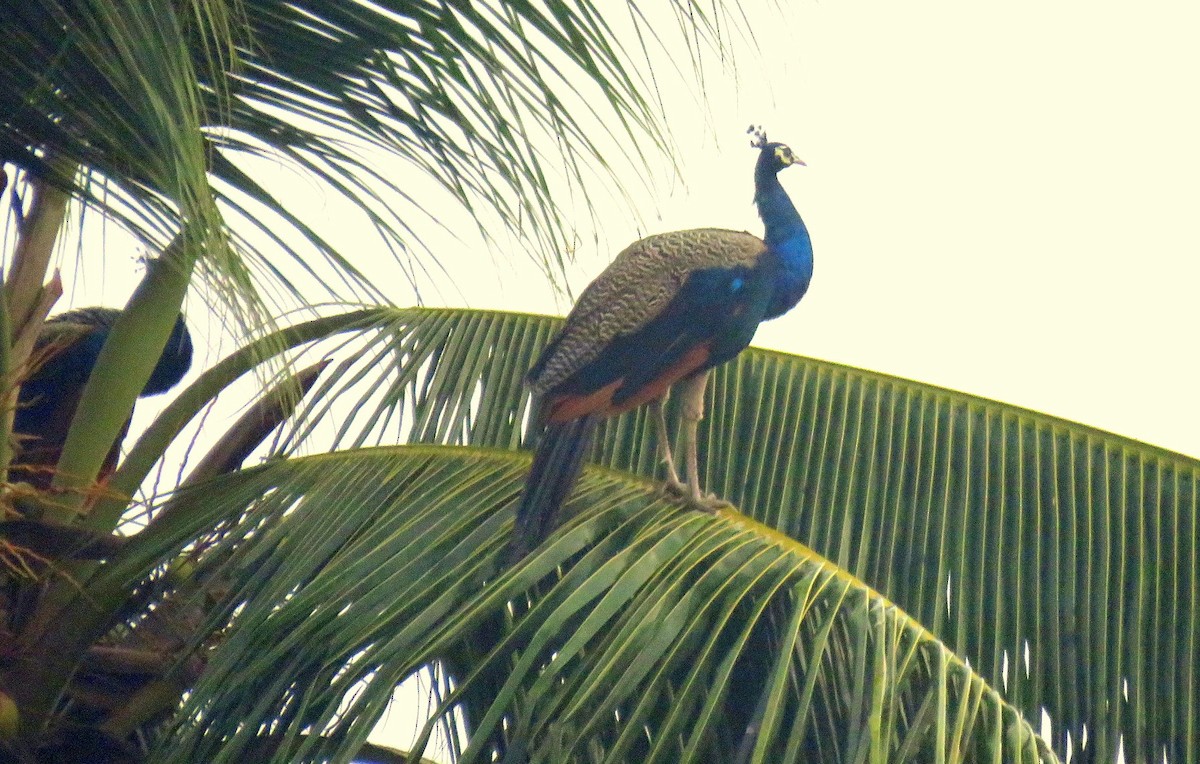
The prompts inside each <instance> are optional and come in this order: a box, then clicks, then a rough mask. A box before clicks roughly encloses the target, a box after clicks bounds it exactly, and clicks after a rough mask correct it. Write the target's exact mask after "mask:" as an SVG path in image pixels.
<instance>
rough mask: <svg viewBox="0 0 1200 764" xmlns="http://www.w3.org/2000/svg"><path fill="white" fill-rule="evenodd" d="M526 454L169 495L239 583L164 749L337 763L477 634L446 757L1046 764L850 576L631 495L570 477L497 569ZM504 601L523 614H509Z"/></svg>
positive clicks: (263, 472) (355, 463) (418, 454)
mask: <svg viewBox="0 0 1200 764" xmlns="http://www.w3.org/2000/svg"><path fill="white" fill-rule="evenodd" d="M526 465H527V459H525V458H523V457H521V456H518V455H514V454H511V453H504V452H490V453H488V452H481V451H477V450H461V449H446V448H443V447H404V448H394V449H370V450H365V451H355V452H346V453H341V454H336V455H330V456H321V457H309V458H305V459H298V460H290V461H284V462H274V463H271V464H268V465H264V466H263V467H262V468H259V469H255V470H251V471H249V472H247V473H245V474H243V475H242V476H241V477H239V478H237V479H235V480H233V481H232V482H225V483H224V484H223V490H222V491H221V492H220V496H215V495H214V494H213V492H212V491H210V490H204V489H200V490H197V491H195V492H190V493H189V494H186V495H181V496H180V497H178V499H177V501H178V502H179V504H178V505H177V507H178V509H179V516H180V517H189V518H191V521H192V522H193V523H194V526H193V529H194V530H195V529H200V528H203V527H207V526H209V525H210V524H211V523H212V522H213V521H214V520H215V519H217V518H218V517H231V516H235V515H237V514H238V513H240V512H242V511H248V512H249V514H248V515H246V517H245V518H244V519H243V521H242V522H241V523H240V524H239V526H238V528H237V529H235V530H233V531H232V532H231V534H230V535H228V536H226V537H225V538H224V539H223V541H222V547H223V548H224V549H226V550H227V552H228V553H229V556H226V555H224V554H222V555H215V556H214V558H213V559H214V564H217V565H219V567H220V570H221V572H222V573H237V572H238V571H240V573H237V575H236V576H235V580H237V581H239V583H238V584H237V585H236V587H235V591H233V592H232V593H231V596H230V597H229V598H228V600H227V601H226V604H225V606H224V608H223V609H222V610H221V611H219V612H218V613H216V618H217V622H223V621H224V620H225V619H227V618H232V621H233V624H234V625H233V628H232V629H231V630H230V631H229V632H228V633H227V634H226V636H225V638H224V641H223V644H222V646H221V647H220V649H218V650H217V652H215V653H214V654H213V655H212V658H211V661H210V662H209V664H208V667H207V669H206V671H205V672H204V675H203V678H202V679H201V680H200V683H199V684H198V685H197V686H196V687H195V690H194V694H193V696H192V700H191V701H189V703H188V705H187V707H186V709H185V716H184V717H183V719H182V721H181V723H180V725H179V726H178V727H177V729H176V731H175V732H174V733H173V734H172V735H171V737H170V738H169V741H170V745H169V747H166V748H164V749H163V753H162V756H163V757H165V758H162V759H161V760H163V761H169V760H179V759H180V758H181V757H182V758H183V759H185V760H197V761H199V760H203V761H212V762H220V761H239V760H244V759H245V757H246V756H247V755H250V754H251V753H253V754H254V755H255V757H256V759H257V760H263V761H268V760H269V761H279V762H284V761H288V762H291V761H308V760H324V757H325V756H327V755H329V754H332V753H334V752H337V754H336V757H335V760H340V761H347V760H349V759H350V758H351V756H352V752H353V751H354V750H355V748H356V746H357V745H358V744H359V743H361V741H363V740H364V739H365V736H366V735H367V733H368V732H369V731H370V730H371V728H372V726H373V724H374V721H375V720H376V719H377V718H378V717H379V715H380V714H381V713H382V712H383V710H384V708H385V706H386V703H387V701H388V698H389V697H390V695H391V688H392V687H393V686H394V684H395V683H396V682H398V681H400V680H401V679H403V678H404V677H406V676H408V675H410V674H412V673H413V672H415V671H418V670H419V669H420V668H421V667H422V666H423V665H425V664H426V663H428V662H430V661H436V660H439V659H453V657H454V656H456V655H459V654H460V653H461V651H462V648H463V640H464V637H468V638H469V637H470V635H472V634H476V635H478V634H480V629H481V627H485V626H486V625H487V624H489V623H496V622H499V623H502V624H504V625H503V626H502V627H501V630H500V632H499V633H496V634H494V635H493V636H495V637H496V638H497V639H498V641H497V642H496V644H497V648H496V649H495V650H494V651H493V652H492V653H490V655H489V656H488V657H487V658H486V659H485V660H484V661H483V662H481V663H478V664H476V665H475V667H474V669H473V671H472V672H471V674H470V676H469V677H464V678H462V679H461V680H460V681H461V684H460V685H459V692H468V691H469V690H470V689H471V687H472V686H473V684H475V683H485V684H488V685H489V686H490V685H491V684H492V683H494V682H496V680H495V677H496V673H495V672H494V671H493V670H492V669H493V668H499V669H501V670H502V672H501V674H500V675H501V676H502V679H501V680H500V681H499V682H498V687H499V691H498V693H497V694H496V695H495V701H494V703H493V704H492V705H491V706H490V707H489V708H488V709H487V711H486V712H485V713H483V714H481V715H480V716H478V717H476V718H473V719H471V720H470V721H471V725H472V729H473V737H472V739H471V743H470V744H469V745H468V747H467V749H466V750H465V751H464V754H463V756H464V759H465V760H480V759H479V757H480V756H482V757H483V759H482V760H487V759H488V756H489V754H488V752H487V749H488V745H489V743H488V742H487V741H489V740H491V739H493V736H492V734H491V733H492V732H493V731H495V730H498V729H499V728H500V727H499V726H498V725H501V724H502V723H503V725H504V728H505V729H506V730H507V732H506V737H507V738H508V739H509V741H510V744H511V745H513V746H519V747H520V750H521V751H523V754H522V755H526V754H527V755H529V756H530V757H531V758H532V760H534V761H563V760H571V759H578V758H589V759H590V758H596V757H600V758H602V757H603V756H604V755H611V756H612V757H614V759H615V760H637V761H658V760H661V761H687V760H701V761H703V760H709V761H711V760H713V759H714V757H715V758H718V759H720V760H735V759H736V757H737V756H738V752H739V751H742V752H743V754H744V756H745V760H747V761H797V760H809V759H811V758H812V757H813V756H819V757H820V758H821V759H822V760H826V761H854V760H857V757H858V755H859V754H860V753H861V752H865V751H868V750H880V749H881V748H882V749H886V750H890V751H892V752H893V756H894V757H895V760H898V761H901V760H910V761H927V760H931V759H932V758H934V756H935V752H936V751H941V752H942V754H943V755H946V756H947V757H948V758H947V760H950V761H954V760H971V759H974V758H977V757H989V758H990V757H991V756H992V755H996V756H999V757H1001V760H1004V761H1018V760H1021V761H1039V760H1047V761H1050V760H1054V759H1053V756H1052V755H1050V754H1049V753H1048V752H1047V751H1045V750H1044V749H1042V750H1041V752H1040V753H1039V743H1038V742H1037V740H1036V738H1035V737H1034V736H1033V734H1032V730H1031V729H1030V728H1029V726H1028V724H1027V723H1026V722H1024V721H1023V720H1022V719H1021V717H1020V716H1019V714H1018V713H1017V712H1016V711H1015V710H1014V709H1012V708H1011V707H1008V706H1006V705H1005V703H1004V702H1003V701H1002V700H1001V697H1000V695H999V694H997V693H996V692H995V691H993V690H991V689H989V688H987V687H986V686H985V685H984V683H983V682H982V680H981V679H980V678H979V677H977V676H974V675H973V674H972V673H971V672H970V670H969V669H968V668H967V667H966V666H965V665H964V664H963V663H962V662H961V661H960V660H958V659H957V658H955V657H954V656H952V655H951V654H950V653H949V652H948V651H947V650H946V649H945V648H944V647H943V646H942V645H941V644H940V643H939V642H938V641H936V640H935V639H933V638H932V636H931V635H929V634H928V633H927V632H925V631H924V630H923V629H922V628H921V627H920V626H919V625H917V624H916V623H915V622H913V621H912V620H911V619H909V618H908V617H907V616H905V615H904V614H903V613H902V612H901V611H899V610H898V609H897V608H895V607H894V606H892V605H891V604H890V603H888V602H887V601H886V600H884V599H883V598H882V597H880V596H879V595H877V594H875V593H874V592H872V591H871V590H870V589H868V588H867V587H866V586H864V585H863V584H862V583H861V582H859V581H857V580H855V579H853V578H851V577H849V576H847V575H846V574H844V573H843V572H841V571H839V570H838V569H836V568H835V567H834V566H832V565H830V564H829V563H828V562H826V561H824V560H823V559H821V558H820V557H819V556H817V555H815V554H814V553H812V552H810V551H808V550H807V549H806V548H805V547H803V546H801V545H799V544H796V543H795V542H792V541H790V540H785V539H782V538H780V537H775V536H772V534H771V533H770V532H769V531H765V530H764V529H761V528H760V527H758V526H756V525H755V524H754V523H751V522H748V521H745V520H740V519H738V518H737V517H736V516H732V515H731V516H725V517H706V516H703V515H697V514H694V513H691V512H688V511H686V510H682V509H681V508H679V507H677V506H674V505H673V504H671V503H669V502H665V501H663V500H662V499H660V498H657V497H656V494H655V492H654V490H653V489H652V488H650V487H649V486H647V485H646V484H645V483H643V482H641V481H639V480H636V479H631V478H629V477H627V476H622V475H619V474H616V473H601V472H593V473H591V474H590V475H589V477H588V478H587V479H586V480H585V482H584V484H583V485H582V489H581V491H580V493H579V495H578V498H577V500H576V501H575V502H574V509H575V510H576V516H575V519H574V520H573V521H572V522H571V523H570V525H569V526H568V527H567V528H565V529H564V531H563V532H562V533H561V534H559V535H557V536H556V537H555V539H554V540H553V541H552V542H551V543H550V544H548V545H547V546H546V547H545V548H544V549H543V550H541V551H540V552H539V553H538V554H537V555H536V556H534V557H532V558H530V560H528V562H527V564H525V565H522V566H520V567H518V568H517V569H514V570H512V571H509V572H508V573H507V574H504V575H499V573H498V571H497V569H496V567H495V566H496V564H497V561H498V559H499V558H500V551H501V549H502V548H503V544H504V542H505V539H506V536H507V532H508V529H509V527H510V525H511V517H510V507H511V504H512V501H513V499H514V498H515V496H516V493H517V491H518V490H519V486H520V480H521V476H522V474H523V472H524V470H525V468H526ZM348 475H354V476H355V477H354V478H353V479H347V476H348ZM178 530H179V529H178V528H177V529H176V531H178ZM160 534H161V531H156V530H154V529H151V530H150V531H147V532H146V534H144V537H143V538H139V539H138V540H137V541H135V542H134V544H137V545H146V546H150V545H156V544H161V543H163V542H165V541H168V539H167V538H166V537H165V536H163V535H160ZM186 537H187V534H186V533H181V534H178V535H176V536H175V537H174V541H173V542H169V543H167V544H166V547H169V546H171V545H172V544H179V543H182V542H183V541H184V540H185V539H186ZM164 548H165V547H164ZM131 553H133V554H136V553H137V552H136V551H132V552H131ZM118 564H119V563H118ZM196 575H197V576H204V575H205V568H204V566H203V563H202V565H201V568H200V569H199V570H198V571H197V573H196ZM113 576H114V577H113V578H112V580H113V582H115V581H116V580H117V578H118V577H119V576H118V574H116V573H114V574H113ZM104 580H105V577H103V576H102V580H100V581H97V582H96V583H97V585H98V586H99V588H101V589H103V588H104ZM514 601H516V602H527V605H525V606H523V607H522V608H521V609H520V610H519V611H518V612H517V614H516V615H515V617H511V618H510V617H509V616H507V615H506V613H509V612H511V611H510V610H509V605H508V603H510V602H514ZM478 645H479V642H478V641H477V639H476V640H475V641H474V642H473V643H472V644H471V645H469V646H470V647H475V648H477V647H478ZM456 700H457V694H452V695H451V696H450V697H449V698H448V699H447V700H446V703H445V704H444V706H443V710H444V712H446V713H450V712H451V710H452V709H453V708H454V707H455V705H456ZM318 732H319V733H321V734H316V733H318ZM264 736H265V737H266V738H267V739H269V741H270V746H269V748H270V750H269V751H268V750H266V749H264V748H263V747H262V746H263V739H264ZM516 750H517V749H514V751H516Z"/></svg>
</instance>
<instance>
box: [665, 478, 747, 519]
mask: <svg viewBox="0 0 1200 764" xmlns="http://www.w3.org/2000/svg"><path fill="white" fill-rule="evenodd" d="M662 491H663V493H664V494H666V495H667V496H671V497H672V498H675V499H679V500H681V501H683V502H684V503H685V504H687V505H688V507H689V508H691V509H695V510H697V511H699V512H706V513H708V514H710V515H711V514H714V513H715V512H716V511H717V510H720V509H732V508H733V503H732V502H729V501H726V500H725V499H722V498H721V497H719V496H717V495H716V494H714V493H710V494H699V493H698V492H693V491H692V489H691V486H689V485H688V484H686V483H681V482H679V481H678V480H672V479H670V478H668V479H667V480H665V481H663V486H662Z"/></svg>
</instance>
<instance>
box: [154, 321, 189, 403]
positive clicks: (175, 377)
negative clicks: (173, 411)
mask: <svg viewBox="0 0 1200 764" xmlns="http://www.w3.org/2000/svg"><path fill="white" fill-rule="evenodd" d="M191 367H192V335H191V332H189V331H188V328H187V323H186V322H185V321H184V320H183V315H182V314H180V316H179V318H177V319H175V327H174V328H173V329H171V336H170V337H168V338H167V345H166V347H164V348H163V352H162V356H161V357H160V358H159V359H158V365H157V366H155V367H154V371H152V372H150V379H148V380H146V386H145V387H143V388H142V395H144V396H145V395H158V394H159V393H165V392H166V391H168V390H170V389H171V388H172V387H174V386H175V385H177V384H179V380H181V379H183V376H184V375H185V374H187V372H188V369H190V368H191Z"/></svg>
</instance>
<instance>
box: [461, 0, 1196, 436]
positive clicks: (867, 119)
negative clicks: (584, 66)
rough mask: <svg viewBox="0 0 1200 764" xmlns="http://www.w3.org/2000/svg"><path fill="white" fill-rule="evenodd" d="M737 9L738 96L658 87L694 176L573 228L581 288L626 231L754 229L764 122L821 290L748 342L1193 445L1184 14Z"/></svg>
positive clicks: (991, 6)
mask: <svg viewBox="0 0 1200 764" xmlns="http://www.w3.org/2000/svg"><path fill="white" fill-rule="evenodd" d="M746 5H747V7H748V9H749V11H750V16H751V19H752V20H754V21H757V22H759V23H757V24H756V34H757V35H758V45H759V48H760V54H759V55H755V54H752V53H743V54H741V55H739V58H738V64H739V74H740V77H741V84H740V86H735V85H734V84H733V83H732V82H731V80H730V79H729V78H727V77H721V76H718V74H717V73H716V72H715V69H710V71H709V73H708V74H709V77H708V81H707V88H706V95H707V99H708V103H709V106H710V109H711V111H710V113H709V114H706V113H705V111H704V109H703V108H701V107H698V106H696V105H695V103H694V102H693V100H692V99H691V98H689V97H687V96H686V94H684V93H682V92H681V90H680V89H679V88H673V89H668V93H670V94H671V95H673V96H676V97H674V98H673V100H671V101H669V102H668V106H669V107H670V108H671V109H672V113H671V117H670V121H671V124H672V128H673V129H674V130H675V134H676V138H677V139H678V142H679V145H680V148H681V153H682V154H683V155H684V157H685V159H686V161H685V164H684V167H683V176H684V178H683V183H684V184H686V186H685V187H683V186H676V187H675V188H673V189H669V190H668V193H666V194H665V195H663V196H660V198H659V200H658V205H659V210H660V217H658V218H655V217H653V216H648V217H647V220H646V223H645V225H644V228H642V229H641V230H639V228H638V226H637V223H636V222H635V221H634V220H632V219H631V218H630V216H629V215H628V214H625V213H622V212H620V211H619V210H614V212H613V213H612V215H611V217H610V218H606V219H603V220H602V225H603V229H604V236H605V237H606V238H607V246H601V247H597V246H595V245H594V244H593V243H592V241H591V239H590V238H589V237H587V236H585V237H583V239H582V242H583V243H582V245H581V248H580V250H579V251H578V253H577V254H578V264H577V267H576V268H575V269H574V270H573V272H572V285H573V287H574V289H575V290H576V293H578V289H579V288H581V287H582V286H583V285H585V284H586V283H587V281H588V280H590V279H591V278H592V277H593V276H594V275H595V274H596V273H598V272H599V271H600V270H601V269H602V268H603V267H604V265H605V264H606V263H607V262H608V261H609V260H610V259H611V257H612V256H613V255H614V254H615V253H616V252H617V251H619V249H620V248H621V247H622V246H624V244H626V243H627V242H629V241H632V240H633V239H635V238H636V237H637V236H638V235H639V234H641V233H648V232H653V231H658V230H672V229H678V228H689V227H695V226H708V225H714V226H722V227H730V228H745V229H747V230H750V231H756V232H757V231H761V226H760V224H759V222H758V220H757V217H756V215H755V212H754V209H753V207H752V206H751V204H750V196H751V180H750V167H751V164H752V162H753V159H754V156H753V152H751V151H750V150H749V149H748V148H747V144H746V141H745V137H744V135H743V133H744V130H745V127H746V125H748V124H749V123H751V122H754V123H762V124H764V125H766V127H767V129H768V132H769V134H770V135H771V137H772V138H773V139H775V140H782V141H785V142H787V143H789V144H791V146H792V147H793V148H794V149H795V150H796V151H797V153H798V154H799V155H800V156H801V157H803V158H804V159H805V160H806V161H807V162H808V165H809V166H808V168H797V169H792V170H788V171H786V172H785V173H784V174H783V175H782V180H783V183H784V185H785V187H786V188H787V189H788V190H789V192H790V193H791V195H792V197H793V199H794V200H795V201H796V204H797V206H798V207H799V209H800V212H801V214H802V215H803V216H804V218H805V220H806V221H807V223H808V226H809V228H810V230H811V232H812V236H813V241H814V247H815V253H816V275H815V277H814V281H813V284H812V287H811V289H810V291H809V293H808V296H807V297H805V299H804V301H803V302H802V303H801V304H800V306H799V307H797V308H796V309H795V310H793V311H792V312H791V313H790V314H788V315H787V316H785V317H783V318H780V319H778V320H777V321H774V322H772V323H770V324H767V325H764V326H763V327H762V328H761V329H760V331H759V333H758V336H757V338H756V344H759V345H765V346H769V347H774V348H780V349H784V350H788V351H793V352H797V353H801V354H805V355H811V356H816V357H819V358H825V359H829V360H834V361H839V362H842V363H846V364H850V365H854V366H860V367H865V368H870V369H874V370H878V371H883V372H887V373H891V374H896V375H900V376H906V377H911V378H915V379H919V380H923V381H928V382H932V383H935V384H939V385H943V386H947V387H951V388H955V389H959V390H963V391H966V392H971V393H976V394H980V395H984V396H987V397H992V398H997V399H1000V400H1004V401H1008V402H1011V403H1016V404H1020V405H1024V406H1028V407H1031V408H1035V409H1039V410H1042V411H1046V412H1048V413H1052V414H1056V415H1059V416H1063V417H1066V418H1069V419H1075V420H1078V421H1082V422H1086V423H1089V424H1093V425H1096V426H1099V427H1103V428H1105V429H1110V430H1113V431H1115V432H1118V433H1121V434H1124V435H1129V436H1133V437H1136V438H1140V439H1142V440H1146V441H1149V442H1152V443H1155V444H1158V445H1163V446H1166V447H1169V448H1173V449H1177V450H1180V451H1184V452H1187V453H1189V454H1192V455H1200V400H1198V399H1197V396H1196V372H1197V369H1198V368H1200V365H1198V363H1197V358H1196V356H1197V351H1196V347H1197V342H1196V332H1197V328H1198V327H1200V307H1198V306H1197V300H1196V297H1195V293H1196V289H1197V285H1198V284H1200V231H1198V229H1197V225H1196V222H1197V218H1198V217H1200V212H1198V211H1200V145H1198V142H1200V98H1198V97H1197V96H1198V93H1197V91H1198V89H1200V88H1198V85H1200V82H1198V80H1200V45H1198V44H1197V43H1196V40H1197V39H1200V3H1197V2H1195V1H1194V0H1191V1H1190V2H1183V1H1180V2H1166V1H1160V2H1137V3H1134V2H1124V3H1117V2H1053V1H1051V2H1047V1H1045V0H1042V1H1036V2H1026V1H1018V2H1004V3H986V4H985V3H976V2H961V1H960V2H954V1H951V0H947V1H944V2H937V1H931V0H912V1H909V2H899V3H898V2H888V1H887V0H845V1H839V0H826V1H824V2H809V3H795V4H790V6H789V7H788V8H787V9H786V10H785V11H784V16H785V22H784V23H779V22H778V21H777V20H776V21H773V22H772V21H771V20H772V19H777V18H778V17H777V16H776V15H775V14H774V13H773V12H772V11H771V10H770V7H771V6H773V5H774V4H773V3H770V2H758V3H754V2H750V3H747V4H746ZM760 6H763V7H760ZM684 65H685V66H686V64H684ZM644 204H645V209H646V210H648V211H649V210H651V209H652V206H651V203H650V202H649V201H645V202H644ZM517 260H518V261H519V258H518V259H517ZM451 265H452V264H451ZM452 270H453V272H454V273H455V280H456V282H457V284H458V286H459V287H460V288H461V289H462V291H463V297H464V298H465V299H466V301H467V302H468V303H470V304H472V305H476V306H481V307H507V308H519V309H526V310H535V311H541V310H545V311H551V312H555V311H556V312H562V311H565V310H566V308H567V307H568V306H567V305H565V304H564V303H563V301H562V300H561V299H559V300H557V301H556V298H555V296H554V294H553V293H552V291H551V289H550V287H549V286H548V285H547V284H546V282H545V280H544V279H542V278H540V277H539V276H538V275H537V274H536V273H534V272H533V271H532V269H530V270H528V271H524V272H523V271H520V270H515V271H507V270H506V269H505V268H503V267H502V268H500V269H499V273H496V272H492V271H489V270H487V269H480V268H479V267H478V262H477V261H476V262H475V263H474V264H473V266H472V267H464V268H461V269H459V268H453V267H452ZM443 297H444V299H445V300H446V301H448V302H451V303H457V302H459V301H460V300H461V299H462V298H459V297H457V296H455V295H453V294H452V293H451V292H445V293H444V295H443Z"/></svg>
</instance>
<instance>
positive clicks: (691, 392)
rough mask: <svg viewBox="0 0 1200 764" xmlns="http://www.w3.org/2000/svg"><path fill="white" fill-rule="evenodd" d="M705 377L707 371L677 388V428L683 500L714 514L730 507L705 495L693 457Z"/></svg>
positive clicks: (702, 407) (707, 373) (713, 497)
mask: <svg viewBox="0 0 1200 764" xmlns="http://www.w3.org/2000/svg"><path fill="white" fill-rule="evenodd" d="M708 375H709V372H707V371H706V372H704V373H703V374H697V375H696V376H694V377H692V378H691V379H688V380H686V381H684V382H683V383H682V384H681V386H680V388H679V397H680V403H681V404H682V406H681V414H682V419H683V422H682V424H681V426H680V436H681V441H682V442H681V443H680V446H681V447H682V448H683V453H684V460H685V466H686V469H687V493H686V494H683V497H684V498H685V499H687V502H688V503H689V504H691V505H692V506H693V507H695V508H696V509H700V510H703V511H705V512H714V511H716V510H718V509H722V508H725V507H731V506H733V505H732V504H730V503H729V502H728V501H725V500H724V499H720V498H717V497H716V496H714V495H712V494H705V493H704V489H703V488H701V487H700V459H699V456H698V455H697V453H696V447H697V441H696V434H697V431H698V429H699V426H700V420H701V419H703V418H704V388H705V385H707V384H708Z"/></svg>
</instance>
